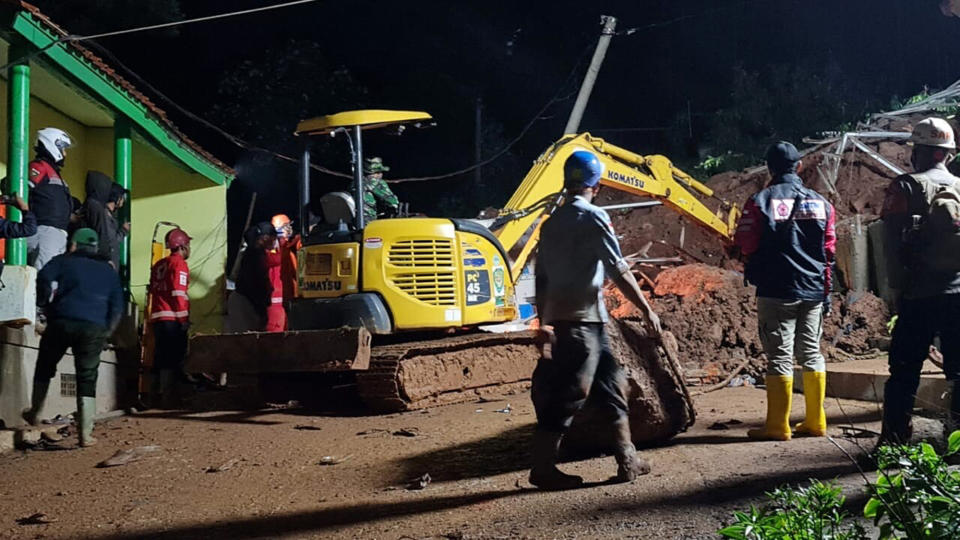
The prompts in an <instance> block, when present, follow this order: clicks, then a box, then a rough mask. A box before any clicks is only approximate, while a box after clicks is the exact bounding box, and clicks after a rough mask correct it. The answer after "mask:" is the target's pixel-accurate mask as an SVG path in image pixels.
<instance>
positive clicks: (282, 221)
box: [270, 214, 290, 229]
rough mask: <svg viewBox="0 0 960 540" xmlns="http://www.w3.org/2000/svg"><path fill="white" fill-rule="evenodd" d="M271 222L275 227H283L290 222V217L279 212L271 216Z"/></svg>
mask: <svg viewBox="0 0 960 540" xmlns="http://www.w3.org/2000/svg"><path fill="white" fill-rule="evenodd" d="M270 224H271V225H273V228H274V229H282V228H283V227H286V226H287V225H289V224H290V218H289V217H287V215H286V214H277V215H275V216H273V217H272V218H270Z"/></svg>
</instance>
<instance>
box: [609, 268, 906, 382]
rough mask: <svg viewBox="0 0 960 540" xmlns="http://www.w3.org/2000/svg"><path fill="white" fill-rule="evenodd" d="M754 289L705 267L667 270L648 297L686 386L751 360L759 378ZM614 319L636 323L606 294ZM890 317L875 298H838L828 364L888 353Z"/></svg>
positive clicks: (829, 324) (827, 325)
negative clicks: (673, 344)
mask: <svg viewBox="0 0 960 540" xmlns="http://www.w3.org/2000/svg"><path fill="white" fill-rule="evenodd" d="M755 296H756V289H755V288H754V287H753V286H749V285H745V284H744V282H743V275H742V274H740V273H738V272H735V271H731V270H726V269H723V268H717V267H715V266H710V265H706V264H692V265H684V266H678V267H674V268H668V269H665V270H663V271H662V272H660V274H659V275H658V276H657V278H656V280H655V288H654V290H653V293H652V295H651V297H650V301H651V304H652V305H653V308H654V310H655V311H656V312H657V313H658V314H659V315H660V321H661V323H662V325H663V328H664V329H665V330H668V331H670V332H672V333H673V335H674V336H675V337H676V339H677V343H678V349H679V357H680V359H681V362H682V365H683V369H684V377H685V379H686V380H687V382H688V383H694V384H712V383H715V382H719V381H721V380H723V379H724V378H725V377H726V375H727V374H729V373H730V372H732V371H733V370H734V369H736V368H737V367H738V366H739V365H740V364H741V363H743V362H744V361H746V366H745V368H744V373H745V374H747V375H751V376H753V377H755V378H760V377H762V376H763V373H764V372H765V369H766V358H765V355H764V354H763V348H762V346H761V345H760V338H759V335H758V333H757V309H756V299H755ZM606 301H607V307H608V309H609V311H610V314H611V316H612V317H613V318H615V319H624V318H631V317H637V316H638V314H637V312H636V310H635V308H634V307H633V306H632V305H631V304H630V302H629V301H628V300H626V298H624V297H623V296H622V295H621V294H620V293H619V291H617V290H616V289H611V290H608V291H607V294H606ZM888 318H889V313H888V311H887V309H886V306H885V304H884V303H883V301H882V300H880V299H879V298H877V297H876V296H874V295H872V294H870V293H863V294H861V295H858V296H857V297H853V295H848V296H847V297H846V298H842V297H837V298H836V299H835V300H834V306H833V313H832V314H831V315H830V316H829V317H828V318H827V319H826V320H825V321H824V335H823V341H822V343H823V345H824V347H823V352H824V356H825V357H826V358H827V361H828V362H831V361H843V360H847V359H848V358H849V357H850V356H851V355H864V354H869V353H871V352H873V351H875V350H876V349H877V348H880V347H883V345H884V343H883V337H882V336H885V335H886V323H887V320H888Z"/></svg>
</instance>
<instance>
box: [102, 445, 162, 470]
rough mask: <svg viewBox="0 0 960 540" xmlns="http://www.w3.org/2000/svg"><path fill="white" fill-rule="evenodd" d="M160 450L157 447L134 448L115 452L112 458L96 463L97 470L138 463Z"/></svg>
mask: <svg viewBox="0 0 960 540" xmlns="http://www.w3.org/2000/svg"><path fill="white" fill-rule="evenodd" d="M161 450H162V449H161V448H160V447H159V446H138V447H136V448H127V449H125V450H117V451H116V453H114V454H113V455H112V456H110V457H108V458H107V459H105V460H103V461H101V462H100V463H97V468H99V469H104V468H107V467H118V466H120V465H126V464H128V463H133V462H135V461H140V460H142V459H144V458H147V457H152V456H154V455H156V454H157V453H159V452H160V451H161Z"/></svg>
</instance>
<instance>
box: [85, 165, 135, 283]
mask: <svg viewBox="0 0 960 540" xmlns="http://www.w3.org/2000/svg"><path fill="white" fill-rule="evenodd" d="M86 187H87V200H86V201H85V202H84V203H83V211H82V215H83V226H84V227H89V228H91V229H93V230H94V231H96V233H97V237H98V238H99V240H100V241H99V246H100V247H99V248H98V249H99V253H100V256H101V257H103V258H104V259H106V260H107V261H108V262H109V263H110V265H111V266H113V268H114V269H115V270H118V269H119V268H120V243H121V242H123V237H124V236H125V235H126V234H127V231H128V229H129V226H130V224H129V223H124V224H123V225H122V226H121V225H120V224H119V222H118V221H117V217H116V213H117V211H118V210H119V209H120V207H121V206H123V202H124V200H125V198H126V190H124V189H123V188H122V187H120V185H119V184H117V183H115V182H113V180H111V179H110V177H109V176H107V175H105V174H103V173H102V172H100V171H89V172H87V186H86Z"/></svg>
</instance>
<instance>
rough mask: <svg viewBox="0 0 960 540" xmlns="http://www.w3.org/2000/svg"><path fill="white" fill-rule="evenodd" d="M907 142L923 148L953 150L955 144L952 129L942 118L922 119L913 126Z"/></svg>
mask: <svg viewBox="0 0 960 540" xmlns="http://www.w3.org/2000/svg"><path fill="white" fill-rule="evenodd" d="M908 142H910V143H913V144H922V145H924V146H936V147H937V148H948V149H950V150H954V149H956V148H957V143H956V141H955V139H954V135H953V128H952V127H951V126H950V123H949V122H947V121H946V120H944V119H943V118H935V117H930V118H924V119H923V120H921V121H919V122H917V124H916V125H915V126H913V133H912V134H911V135H910V139H909V140H908Z"/></svg>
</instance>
